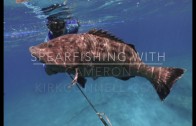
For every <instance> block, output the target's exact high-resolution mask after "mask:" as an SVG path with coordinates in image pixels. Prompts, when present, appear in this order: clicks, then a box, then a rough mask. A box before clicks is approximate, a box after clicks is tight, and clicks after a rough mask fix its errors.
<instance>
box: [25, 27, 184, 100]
mask: <svg viewBox="0 0 196 126" xmlns="http://www.w3.org/2000/svg"><path fill="white" fill-rule="evenodd" d="M29 50H30V52H31V55H32V57H34V58H35V59H36V60H37V61H39V62H41V63H44V64H45V65H46V68H45V71H46V73H47V74H48V75H53V74H56V73H65V72H67V73H68V74H70V75H75V76H74V79H73V81H72V85H74V84H76V83H77V82H78V83H79V84H80V85H81V86H82V87H83V88H84V87H85V83H86V79H85V77H92V78H93V79H97V78H98V77H115V78H118V79H121V80H124V81H127V80H129V79H130V78H133V77H136V76H140V77H144V78H146V79H147V80H149V81H150V82H151V83H152V85H153V87H154V88H155V90H156V92H157V94H158V96H159V98H160V99H161V100H164V99H165V98H166V97H167V95H168V94H169V93H170V90H171V88H172V86H173V84H174V83H175V82H176V81H177V80H178V79H179V78H181V76H182V75H183V73H184V69H181V68H174V67H161V66H151V65H148V64H145V63H144V62H143V61H142V60H141V58H140V57H139V55H138V53H137V51H136V49H135V47H134V45H133V44H129V43H125V42H124V41H123V40H121V39H118V38H117V37H115V36H113V35H111V34H109V33H108V32H106V31H104V30H101V29H100V30H96V29H93V30H90V31H89V32H87V33H80V34H67V35H63V36H60V37H58V38H55V39H52V40H50V41H48V42H43V43H41V44H39V45H36V46H32V47H30V48H29Z"/></svg>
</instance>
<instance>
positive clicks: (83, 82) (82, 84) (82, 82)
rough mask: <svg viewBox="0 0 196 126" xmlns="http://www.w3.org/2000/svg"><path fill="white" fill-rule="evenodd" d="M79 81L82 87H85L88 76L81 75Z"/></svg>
mask: <svg viewBox="0 0 196 126" xmlns="http://www.w3.org/2000/svg"><path fill="white" fill-rule="evenodd" d="M77 82H78V83H79V84H80V86H81V87H82V88H85V84H86V78H84V77H81V76H79V77H78V80H77Z"/></svg>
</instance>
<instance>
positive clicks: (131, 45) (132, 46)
mask: <svg viewBox="0 0 196 126" xmlns="http://www.w3.org/2000/svg"><path fill="white" fill-rule="evenodd" d="M127 45H129V46H130V47H131V48H133V50H135V52H137V51H136V49H135V46H134V45H133V44H127Z"/></svg>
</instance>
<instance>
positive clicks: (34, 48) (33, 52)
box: [29, 46, 39, 56]
mask: <svg viewBox="0 0 196 126" xmlns="http://www.w3.org/2000/svg"><path fill="white" fill-rule="evenodd" d="M29 51H30V53H31V54H32V55H34V56H36V55H35V54H36V53H37V52H38V51H39V49H38V48H37V47H35V46H31V47H30V48H29Z"/></svg>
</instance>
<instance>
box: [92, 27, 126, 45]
mask: <svg viewBox="0 0 196 126" xmlns="http://www.w3.org/2000/svg"><path fill="white" fill-rule="evenodd" d="M88 33H89V34H92V35H97V36H100V37H105V38H108V39H111V40H115V41H117V42H120V43H125V42H124V41H123V40H121V39H119V38H116V37H115V36H113V35H111V34H110V33H108V32H107V31H104V30H102V29H99V30H97V29H92V30H90V31H88Z"/></svg>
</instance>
